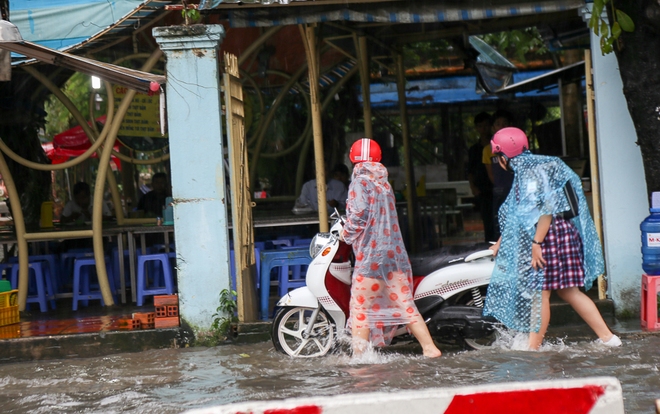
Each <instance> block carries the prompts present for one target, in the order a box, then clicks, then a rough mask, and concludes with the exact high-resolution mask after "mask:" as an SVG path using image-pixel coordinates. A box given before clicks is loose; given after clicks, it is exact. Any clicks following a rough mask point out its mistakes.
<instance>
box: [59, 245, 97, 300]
mask: <svg viewBox="0 0 660 414" xmlns="http://www.w3.org/2000/svg"><path fill="white" fill-rule="evenodd" d="M90 257H91V258H93V257H94V251H93V250H92V249H71V250H69V251H67V252H64V253H60V270H59V280H58V286H57V287H58V289H57V290H58V291H59V292H64V291H66V290H67V289H66V285H67V284H69V283H72V280H73V264H74V263H75V261H76V259H82V258H90ZM69 286H70V285H69Z"/></svg>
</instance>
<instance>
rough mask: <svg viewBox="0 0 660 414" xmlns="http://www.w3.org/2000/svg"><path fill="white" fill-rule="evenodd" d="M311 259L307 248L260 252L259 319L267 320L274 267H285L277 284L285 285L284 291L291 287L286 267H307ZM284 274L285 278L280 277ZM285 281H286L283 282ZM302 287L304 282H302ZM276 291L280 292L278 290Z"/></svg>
mask: <svg viewBox="0 0 660 414" xmlns="http://www.w3.org/2000/svg"><path fill="white" fill-rule="evenodd" d="M311 261H312V258H311V257H310V255H309V249H308V248H307V247H292V248H288V249H274V250H264V251H262V252H261V272H260V275H259V277H260V279H261V282H260V301H261V303H260V304H259V305H260V311H261V319H262V320H268V317H269V312H268V307H269V306H268V305H269V303H268V300H269V296H270V271H271V270H272V269H273V268H276V267H286V272H280V273H279V275H280V277H279V280H278V283H279V284H280V285H282V284H285V285H286V289H289V288H290V287H293V286H292V285H291V282H294V283H295V282H297V281H291V282H290V281H289V279H288V274H289V270H288V266H294V265H309V264H310V262H311ZM285 273H286V278H284V277H282V275H283V274H285ZM284 279H286V280H284ZM303 285H304V281H303ZM278 291H280V290H279V289H278Z"/></svg>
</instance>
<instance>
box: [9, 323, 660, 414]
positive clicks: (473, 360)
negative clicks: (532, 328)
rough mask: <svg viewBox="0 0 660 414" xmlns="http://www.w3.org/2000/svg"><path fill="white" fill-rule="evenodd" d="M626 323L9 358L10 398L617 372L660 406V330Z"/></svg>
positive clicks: (425, 383)
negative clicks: (488, 334)
mask: <svg viewBox="0 0 660 414" xmlns="http://www.w3.org/2000/svg"><path fill="white" fill-rule="evenodd" d="M637 324H638V323H634V324H633V325H632V328H636V326H637ZM616 328H618V329H617V330H618V331H619V332H621V333H622V337H623V342H624V346H623V347H622V348H615V349H611V348H605V347H603V346H600V345H597V344H595V343H594V342H593V338H591V337H590V332H588V331H585V330H584V328H583V327H579V326H578V327H573V328H570V329H568V328H562V329H561V330H559V331H558V330H555V331H554V332H551V334H550V336H549V340H548V341H547V343H546V345H544V346H543V348H542V350H541V351H540V352H530V351H524V350H521V349H522V348H523V347H524V344H525V338H524V337H522V336H514V337H511V336H508V335H504V337H503V338H502V340H501V342H500V343H498V344H496V345H497V346H496V347H495V348H493V349H489V350H482V351H464V350H463V349H460V348H448V347H443V348H442V349H443V352H444V355H443V357H442V358H439V359H434V360H429V359H425V358H422V357H421V356H419V353H420V349H419V348H418V347H417V346H415V345H395V346H392V347H390V348H387V349H386V350H383V351H380V352H374V353H370V354H368V355H366V356H365V357H363V358H360V359H354V358H351V357H350V356H349V355H348V354H347V353H345V352H340V353H337V354H332V355H328V356H326V357H322V358H317V359H291V358H289V357H287V356H285V355H283V354H280V353H278V352H276V351H275V350H274V349H273V347H272V345H271V343H270V342H259V343H255V344H233V345H222V346H218V347H214V348H201V347H198V348H180V349H162V350H149V351H144V352H138V353H123V354H117V355H111V356H106V357H102V358H75V359H66V360H63V359H60V360H50V361H38V362H22V363H10V364H3V365H2V368H3V369H2V374H0V403H1V404H2V407H3V412H4V413H10V412H14V413H19V412H20V413H22V412H31V413H51V412H61V413H73V412H77V413H79V412H82V413H91V412H104V413H112V412H130V413H151V412H156V411H157V412H161V413H178V412H183V411H186V410H188V409H192V408H199V407H208V406H213V405H220V404H228V403H234V402H241V401H248V400H270V399H282V398H289V397H300V396H318V395H338V394H346V393H355V392H370V391H397V390H410V389H422V388H432V387H457V386H465V385H473V384H486V383H501V382H515V381H533V380H549V379H564V378H582V377H594V376H614V377H616V378H618V379H619V381H620V382H621V384H622V387H623V393H624V404H625V408H626V413H629V414H637V413H639V414H641V413H650V412H653V406H654V405H653V404H654V400H655V399H657V398H660V374H659V372H658V368H659V367H660V335H657V334H642V333H639V332H636V331H635V329H627V328H626V327H625V326H621V325H618V326H616Z"/></svg>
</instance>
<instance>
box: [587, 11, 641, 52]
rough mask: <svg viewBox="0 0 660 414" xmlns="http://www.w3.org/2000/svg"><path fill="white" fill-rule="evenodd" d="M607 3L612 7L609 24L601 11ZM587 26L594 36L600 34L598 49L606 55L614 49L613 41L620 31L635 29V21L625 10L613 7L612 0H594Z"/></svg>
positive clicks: (617, 37)
mask: <svg viewBox="0 0 660 414" xmlns="http://www.w3.org/2000/svg"><path fill="white" fill-rule="evenodd" d="M608 3H609V5H610V7H611V9H612V10H611V14H610V16H611V17H610V19H611V20H612V25H611V26H610V25H609V24H608V23H607V20H605V19H603V11H604V10H605V7H606V6H607V4H608ZM589 28H590V29H591V30H593V31H594V33H595V34H596V36H600V49H601V52H602V53H603V55H606V54H608V53H612V52H613V51H614V42H616V41H617V40H618V39H619V36H621V32H622V31H624V32H629V33H630V32H632V31H634V30H635V23H634V22H633V20H632V19H631V18H630V16H628V15H627V14H626V13H625V12H623V11H622V10H619V9H617V8H616V7H614V1H610V0H594V5H593V9H592V13H591V19H589Z"/></svg>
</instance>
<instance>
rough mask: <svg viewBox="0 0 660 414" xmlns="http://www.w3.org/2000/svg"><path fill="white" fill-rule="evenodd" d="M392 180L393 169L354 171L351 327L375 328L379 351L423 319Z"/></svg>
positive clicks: (349, 207) (348, 227) (349, 224)
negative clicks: (396, 334)
mask: <svg viewBox="0 0 660 414" xmlns="http://www.w3.org/2000/svg"><path fill="white" fill-rule="evenodd" d="M387 176H388V175H387V169H386V168H385V167H384V166H383V165H382V164H380V163H377V162H362V163H358V164H356V165H355V166H354V168H353V177H352V180H351V184H350V186H349V188H348V202H347V203H346V219H347V220H346V224H345V225H344V233H343V237H344V240H345V241H346V243H348V244H350V245H352V246H353V252H354V253H355V269H354V272H353V282H352V284H351V305H350V308H351V318H349V326H350V324H351V323H353V324H354V325H355V327H356V328H358V329H360V328H369V329H370V331H371V338H370V340H371V342H372V344H374V345H375V346H383V345H387V344H389V342H390V341H391V339H392V337H393V335H394V331H395V330H396V328H397V327H398V326H400V325H406V324H409V323H411V322H414V320H415V319H416V318H417V317H418V315H419V313H418V311H417V307H416V306H415V303H414V302H413V292H412V270H411V267H410V261H409V259H408V253H407V252H406V248H405V246H404V244H403V238H402V236H401V230H400V228H399V220H398V218H397V213H396V206H395V200H394V194H393V192H392V187H391V186H390V184H389V182H388V180H387Z"/></svg>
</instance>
